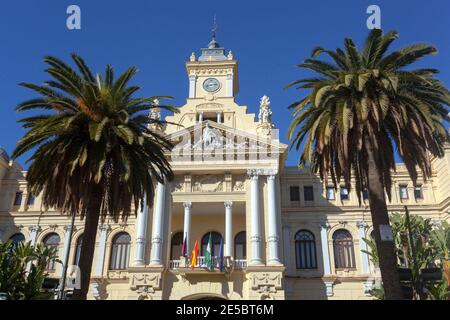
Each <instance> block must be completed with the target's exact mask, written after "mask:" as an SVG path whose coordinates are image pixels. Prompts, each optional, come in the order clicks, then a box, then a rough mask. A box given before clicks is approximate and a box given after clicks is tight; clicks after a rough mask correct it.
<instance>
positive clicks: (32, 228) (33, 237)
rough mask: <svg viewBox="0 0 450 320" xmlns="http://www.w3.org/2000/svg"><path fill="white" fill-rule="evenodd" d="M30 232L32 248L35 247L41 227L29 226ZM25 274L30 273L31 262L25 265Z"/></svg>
mask: <svg viewBox="0 0 450 320" xmlns="http://www.w3.org/2000/svg"><path fill="white" fill-rule="evenodd" d="M28 229H29V230H30V243H31V245H32V246H35V245H36V242H37V236H38V234H39V232H40V231H41V227H40V226H30V227H29V228H28ZM26 270H27V272H30V270H31V261H30V262H28V263H27V269H26Z"/></svg>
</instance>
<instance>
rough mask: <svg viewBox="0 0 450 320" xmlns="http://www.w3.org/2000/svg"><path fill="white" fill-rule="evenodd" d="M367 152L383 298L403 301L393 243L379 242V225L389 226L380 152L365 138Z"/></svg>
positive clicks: (370, 197)
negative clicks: (380, 165)
mask: <svg viewBox="0 0 450 320" xmlns="http://www.w3.org/2000/svg"><path fill="white" fill-rule="evenodd" d="M366 152H367V162H368V163H367V172H366V177H367V189H368V191H369V204H370V213H371V215H372V223H373V228H374V230H375V232H374V234H375V243H376V245H377V252H378V259H379V264H380V271H381V279H382V281H383V288H384V293H385V298H386V299H387V300H403V292H402V288H401V285H400V278H399V275H398V269H397V255H396V253H395V245H394V241H381V237H380V231H379V230H380V225H389V215H388V210H387V205H386V197H385V194H384V182H383V173H382V172H381V170H380V168H379V166H378V163H379V161H377V160H378V159H377V156H378V155H379V154H380V152H381V151H379V150H377V151H376V150H374V148H373V145H372V143H371V142H370V138H366Z"/></svg>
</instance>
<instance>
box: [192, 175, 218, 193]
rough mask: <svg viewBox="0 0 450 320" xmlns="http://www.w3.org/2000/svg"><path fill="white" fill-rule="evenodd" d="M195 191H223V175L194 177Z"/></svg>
mask: <svg viewBox="0 0 450 320" xmlns="http://www.w3.org/2000/svg"><path fill="white" fill-rule="evenodd" d="M192 191H193V192H221V191H224V188H223V177H221V176H217V175H210V174H208V175H205V176H196V177H194V184H193V187H192Z"/></svg>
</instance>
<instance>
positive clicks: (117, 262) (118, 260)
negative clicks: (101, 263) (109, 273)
mask: <svg viewBox="0 0 450 320" xmlns="http://www.w3.org/2000/svg"><path fill="white" fill-rule="evenodd" d="M130 247H131V237H130V235H129V234H128V233H126V232H120V233H118V234H116V235H115V236H114V238H113V241H112V247H111V259H110V262H109V269H110V270H125V269H127V268H128V261H129V259H130Z"/></svg>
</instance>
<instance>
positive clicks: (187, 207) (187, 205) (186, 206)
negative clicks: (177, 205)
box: [183, 201, 192, 209]
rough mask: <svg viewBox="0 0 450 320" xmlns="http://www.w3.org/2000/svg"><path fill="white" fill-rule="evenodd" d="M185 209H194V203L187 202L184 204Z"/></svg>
mask: <svg viewBox="0 0 450 320" xmlns="http://www.w3.org/2000/svg"><path fill="white" fill-rule="evenodd" d="M183 207H184V208H185V209H191V208H192V202H191V201H185V202H183Z"/></svg>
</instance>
